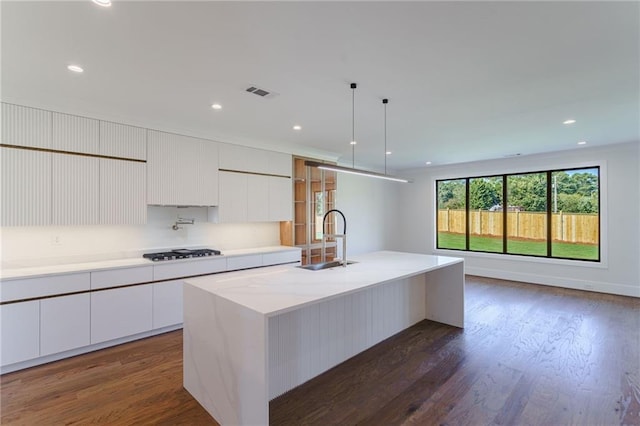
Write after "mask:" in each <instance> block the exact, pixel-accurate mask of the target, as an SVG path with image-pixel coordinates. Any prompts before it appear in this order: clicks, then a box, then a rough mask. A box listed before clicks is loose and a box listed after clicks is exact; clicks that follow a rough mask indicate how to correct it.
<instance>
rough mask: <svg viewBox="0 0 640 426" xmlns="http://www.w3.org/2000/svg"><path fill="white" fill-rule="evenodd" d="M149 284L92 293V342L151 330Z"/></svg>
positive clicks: (150, 288) (150, 291)
mask: <svg viewBox="0 0 640 426" xmlns="http://www.w3.org/2000/svg"><path fill="white" fill-rule="evenodd" d="M152 304H153V290H152V284H147V285H140V286H135V287H125V288H114V289H112V290H103V291H96V292H93V293H91V343H92V344H95V343H100V342H106V341H107V340H113V339H118V338H121V337H125V336H131V335H133V334H138V333H142V332H145V331H149V330H151V326H152V315H153V314H152Z"/></svg>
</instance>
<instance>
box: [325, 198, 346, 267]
mask: <svg viewBox="0 0 640 426" xmlns="http://www.w3.org/2000/svg"><path fill="white" fill-rule="evenodd" d="M329 213H339V214H340V216H342V222H343V228H342V234H325V232H324V229H325V224H326V221H327V216H329ZM327 238H342V261H341V262H342V266H345V267H346V266H347V219H346V218H345V217H344V214H343V213H342V212H341V211H340V210H338V209H331V210H329V211H328V212H326V213H325V214H324V217H323V218H322V255H323V256H325V250H326V248H325V247H326V243H327Z"/></svg>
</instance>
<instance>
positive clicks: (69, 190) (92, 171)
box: [51, 154, 100, 225]
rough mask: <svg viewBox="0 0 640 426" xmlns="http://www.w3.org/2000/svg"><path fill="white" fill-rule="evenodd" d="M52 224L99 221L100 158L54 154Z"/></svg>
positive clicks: (92, 223) (78, 223)
mask: <svg viewBox="0 0 640 426" xmlns="http://www.w3.org/2000/svg"><path fill="white" fill-rule="evenodd" d="M51 155H52V156H53V157H52V163H53V165H52V171H53V173H52V224H53V225H96V224H98V223H100V192H99V188H100V184H99V178H100V159H98V158H92V157H80V156H76V155H66V154H51Z"/></svg>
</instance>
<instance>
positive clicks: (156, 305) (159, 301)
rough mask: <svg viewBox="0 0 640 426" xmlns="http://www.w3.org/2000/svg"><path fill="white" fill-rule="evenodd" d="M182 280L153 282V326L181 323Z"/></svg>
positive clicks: (160, 326)
mask: <svg viewBox="0 0 640 426" xmlns="http://www.w3.org/2000/svg"><path fill="white" fill-rule="evenodd" d="M182 286H183V282H182V280H174V281H166V282H163V283H155V284H153V328H154V329H155V328H162V327H168V326H170V325H176V324H182V322H183V319H182Z"/></svg>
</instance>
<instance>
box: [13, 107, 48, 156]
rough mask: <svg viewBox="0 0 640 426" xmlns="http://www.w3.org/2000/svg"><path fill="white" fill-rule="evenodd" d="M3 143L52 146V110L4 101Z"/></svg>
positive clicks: (38, 146)
mask: <svg viewBox="0 0 640 426" xmlns="http://www.w3.org/2000/svg"><path fill="white" fill-rule="evenodd" d="M2 143H4V144H7V145H20V146H32V147H37V148H51V111H45V110H42V109H36V108H29V107H23V106H19V105H12V104H6V103H4V102H3V103H2Z"/></svg>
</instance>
